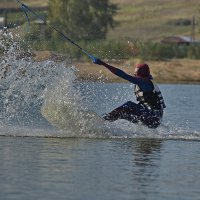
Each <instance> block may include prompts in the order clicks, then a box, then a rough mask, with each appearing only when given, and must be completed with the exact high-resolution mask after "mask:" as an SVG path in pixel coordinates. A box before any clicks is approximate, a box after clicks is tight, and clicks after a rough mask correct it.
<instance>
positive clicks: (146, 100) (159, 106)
mask: <svg viewBox="0 0 200 200" xmlns="http://www.w3.org/2000/svg"><path fill="white" fill-rule="evenodd" d="M151 83H152V86H153V90H152V91H151V92H144V91H142V90H141V88H140V87H139V86H138V85H135V96H136V99H137V101H138V102H139V103H140V104H142V105H143V106H144V107H146V108H148V109H150V110H159V111H162V110H163V109H164V108H165V107H166V106H165V102H164V99H163V96H162V94H161V92H160V90H159V88H158V86H157V85H156V84H154V83H153V82H151Z"/></svg>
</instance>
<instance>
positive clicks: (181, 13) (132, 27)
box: [109, 0, 200, 40]
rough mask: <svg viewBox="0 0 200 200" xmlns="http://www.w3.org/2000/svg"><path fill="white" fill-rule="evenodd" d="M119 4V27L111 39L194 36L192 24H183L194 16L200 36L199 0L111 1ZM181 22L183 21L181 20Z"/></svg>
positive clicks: (154, 38) (158, 38)
mask: <svg viewBox="0 0 200 200" xmlns="http://www.w3.org/2000/svg"><path fill="white" fill-rule="evenodd" d="M111 2H113V3H117V4H119V8H120V10H119V13H118V15H117V16H116V19H117V20H118V21H119V22H120V26H119V27H118V28H116V29H115V30H114V31H110V32H109V38H118V39H120V38H121V39H130V40H131V39H137V38H146V39H152V40H160V39H161V38H162V37H164V36H169V35H186V36H190V35H191V30H192V26H191V25H190V24H187V25H182V24H184V21H188V20H191V19H192V17H193V16H195V18H196V21H198V25H197V26H196V31H195V33H196V36H197V37H198V38H199V39H200V31H199V29H200V1H199V0H111ZM179 22H180V23H179ZM181 22H182V23H181Z"/></svg>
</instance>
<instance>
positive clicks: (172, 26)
mask: <svg viewBox="0 0 200 200" xmlns="http://www.w3.org/2000/svg"><path fill="white" fill-rule="evenodd" d="M22 2H24V3H26V4H28V5H30V6H45V5H47V2H48V0H34V1H33V0H22ZM111 2H112V3H116V4H118V6H119V11H118V14H117V15H116V17H115V19H116V20H117V21H118V22H119V26H118V27H117V28H116V29H114V30H111V31H109V34H108V39H118V40H136V39H141V38H142V39H151V40H160V39H161V38H163V37H165V36H171V35H184V36H190V35H191V32H192V26H191V22H190V20H191V19H192V17H193V16H195V19H196V22H197V23H198V24H197V25H196V26H195V27H196V29H195V35H196V38H197V39H200V31H199V30H200V1H199V0H111ZM10 6H17V3H16V1H15V0H0V7H10Z"/></svg>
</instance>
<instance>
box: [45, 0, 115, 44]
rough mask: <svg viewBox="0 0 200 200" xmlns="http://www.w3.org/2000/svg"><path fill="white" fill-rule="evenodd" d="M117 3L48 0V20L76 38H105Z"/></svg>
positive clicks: (100, 0) (111, 25) (97, 0)
mask: <svg viewBox="0 0 200 200" xmlns="http://www.w3.org/2000/svg"><path fill="white" fill-rule="evenodd" d="M117 9H118V8H117V5H116V4H112V3H110V2H109V0H50V1H49V16H48V18H49V20H50V23H51V24H52V25H56V26H57V27H59V28H60V29H62V31H63V32H66V33H67V34H68V35H70V37H71V38H73V39H76V40H86V41H91V40H95V39H105V38H106V34H107V32H108V28H109V27H111V28H114V27H115V26H116V22H115V21H114V19H113V16H114V15H115V14H116V13H117Z"/></svg>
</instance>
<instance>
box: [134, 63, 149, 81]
mask: <svg viewBox="0 0 200 200" xmlns="http://www.w3.org/2000/svg"><path fill="white" fill-rule="evenodd" d="M134 75H135V76H137V77H140V78H148V77H151V74H150V69H149V66H148V65H147V64H145V63H142V64H138V65H136V67H135V73H134Z"/></svg>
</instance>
